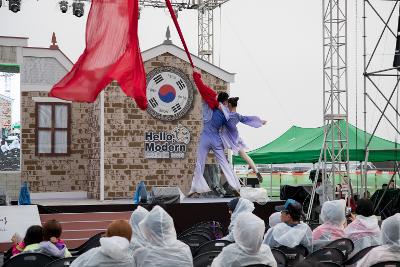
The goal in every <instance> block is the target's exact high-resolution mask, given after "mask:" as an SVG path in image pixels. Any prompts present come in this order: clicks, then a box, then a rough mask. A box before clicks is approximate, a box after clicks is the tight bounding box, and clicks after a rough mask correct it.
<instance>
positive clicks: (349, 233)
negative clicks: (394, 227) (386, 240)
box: [344, 215, 381, 255]
mask: <svg viewBox="0 0 400 267" xmlns="http://www.w3.org/2000/svg"><path fill="white" fill-rule="evenodd" d="M344 236H345V237H346V238H349V239H351V240H352V241H353V243H354V250H353V252H352V254H353V255H354V254H356V253H357V252H358V251H360V250H362V249H364V248H366V247H371V246H378V245H380V244H381V229H380V228H379V225H378V219H377V218H376V217H375V216H374V215H372V216H369V217H364V216H362V215H358V216H357V217H356V219H355V220H354V221H353V222H352V223H350V224H349V225H348V226H347V227H346V228H345V229H344Z"/></svg>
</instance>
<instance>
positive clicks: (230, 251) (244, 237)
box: [211, 212, 277, 267]
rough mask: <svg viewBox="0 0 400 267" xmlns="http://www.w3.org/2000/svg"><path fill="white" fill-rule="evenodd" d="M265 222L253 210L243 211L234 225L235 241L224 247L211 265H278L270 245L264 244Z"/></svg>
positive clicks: (222, 266)
mask: <svg viewBox="0 0 400 267" xmlns="http://www.w3.org/2000/svg"><path fill="white" fill-rule="evenodd" d="M264 230H265V223H264V221H263V220H261V219H260V218H258V217H257V216H256V215H254V214H252V213H251V212H242V213H240V214H239V215H238V217H237V219H236V224H235V226H234V227H233V235H234V239H235V241H236V242H235V243H233V244H230V245H228V246H226V247H224V248H223V250H222V252H221V253H220V254H219V255H218V256H217V257H216V258H215V259H214V261H213V263H212V265H211V267H231V266H247V265H252V264H265V265H268V266H270V267H276V266H277V263H276V261H275V258H274V256H273V255H272V252H271V249H270V248H269V246H267V245H265V244H262V241H263V235H264Z"/></svg>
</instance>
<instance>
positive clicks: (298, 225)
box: [264, 199, 312, 252]
mask: <svg viewBox="0 0 400 267" xmlns="http://www.w3.org/2000/svg"><path fill="white" fill-rule="evenodd" d="M276 209H277V210H280V211H281V221H282V222H281V223H278V224H277V225H275V226H274V227H272V228H270V229H268V231H267V233H266V234H265V237H264V244H266V245H269V246H270V247H279V246H286V247H289V248H294V247H296V246H298V245H303V246H304V247H306V248H307V249H308V251H309V252H311V251H312V232H311V229H310V227H309V226H308V225H307V224H305V223H303V222H300V219H301V216H302V214H303V210H302V206H301V204H300V203H299V202H297V201H295V200H293V199H288V200H287V201H286V203H285V205H283V206H278V207H276Z"/></svg>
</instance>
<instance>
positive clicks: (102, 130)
mask: <svg viewBox="0 0 400 267" xmlns="http://www.w3.org/2000/svg"><path fill="white" fill-rule="evenodd" d="M104 141H105V138H104V91H101V93H100V201H104V158H105V157H104V145H105V142H104Z"/></svg>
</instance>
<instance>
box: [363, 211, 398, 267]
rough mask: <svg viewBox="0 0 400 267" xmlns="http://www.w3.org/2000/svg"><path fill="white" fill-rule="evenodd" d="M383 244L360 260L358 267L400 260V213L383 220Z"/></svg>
mask: <svg viewBox="0 0 400 267" xmlns="http://www.w3.org/2000/svg"><path fill="white" fill-rule="evenodd" d="M381 241H382V244H383V245H382V246H379V247H376V248H373V249H372V250H371V251H370V252H368V254H367V255H365V257H364V258H362V259H361V260H359V261H358V263H357V267H369V266H372V265H374V264H376V263H379V262H383V261H400V213H397V214H395V215H393V216H391V217H389V218H387V219H386V220H384V221H383V222H382V237H381Z"/></svg>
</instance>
